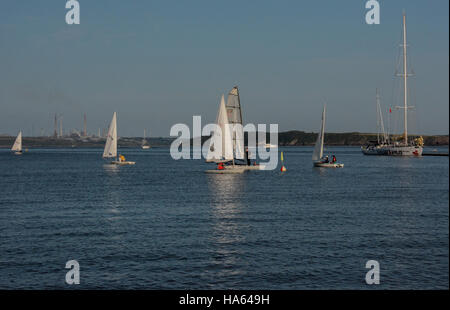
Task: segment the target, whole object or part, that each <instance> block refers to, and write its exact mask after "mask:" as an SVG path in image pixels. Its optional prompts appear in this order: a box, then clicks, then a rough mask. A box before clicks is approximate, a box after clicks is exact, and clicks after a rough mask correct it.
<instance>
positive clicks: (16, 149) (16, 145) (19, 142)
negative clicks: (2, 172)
mask: <svg viewBox="0 0 450 310" xmlns="http://www.w3.org/2000/svg"><path fill="white" fill-rule="evenodd" d="M11 151H14V152H21V151H22V131H20V132H19V134H18V135H17V138H16V140H15V141H14V144H13V146H12V148H11Z"/></svg>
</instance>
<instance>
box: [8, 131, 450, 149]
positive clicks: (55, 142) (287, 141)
mask: <svg viewBox="0 0 450 310" xmlns="http://www.w3.org/2000/svg"><path fill="white" fill-rule="evenodd" d="M316 137H317V134H316V133H313V132H304V131H286V132H280V133H279V134H278V145H279V146H312V145H314V143H315V141H316ZM15 138H16V137H13V136H0V148H10V147H11V145H12V144H13V143H14V139H15ZM423 138H424V144H425V146H448V145H449V135H432V136H423ZM207 139H208V138H207V137H202V143H203V142H204V141H206V140H207ZM146 140H147V142H148V143H149V144H150V145H151V146H152V147H166V146H170V144H171V143H172V142H173V141H174V140H175V138H170V137H169V138H147V139H146ZM376 140H377V134H372V133H369V134H366V133H358V132H351V133H327V134H325V144H326V145H329V146H361V145H364V144H366V143H368V142H369V141H376ZM267 141H268V142H269V135H267ZM104 144H105V139H104V138H99V137H86V138H84V137H83V138H80V137H63V138H54V137H23V146H24V148H28V147H29V148H37V147H39V148H46V147H50V148H51V147H55V148H58V147H64V148H89V147H92V148H96V147H98V148H103V147H104ZM141 144H142V137H123V138H119V141H118V146H119V147H123V148H126V147H129V148H134V147H140V146H141Z"/></svg>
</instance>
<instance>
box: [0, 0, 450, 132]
mask: <svg viewBox="0 0 450 310" xmlns="http://www.w3.org/2000/svg"><path fill="white" fill-rule="evenodd" d="M65 2H66V1H65V0H58V1H57V0H48V1H25V0H4V1H2V9H1V11H0V68H1V74H0V108H1V110H0V111H1V112H0V133H9V134H15V133H16V132H17V131H18V130H19V129H22V130H24V131H25V135H29V134H31V131H32V128H34V133H35V134H38V133H39V132H40V129H41V128H44V130H45V133H47V134H48V133H49V132H51V131H52V130H53V115H54V113H55V112H57V113H60V114H63V118H64V121H63V123H64V127H65V130H69V129H70V128H78V129H79V128H81V126H82V118H83V113H87V117H88V130H89V131H90V132H97V130H98V128H104V127H107V126H108V123H109V121H110V119H111V116H112V113H113V112H114V111H117V112H118V126H119V135H121V136H137V135H142V134H143V130H144V128H147V131H150V134H151V135H152V136H168V135H169V130H170V127H171V126H172V125H173V124H175V123H187V124H191V123H192V116H193V115H202V117H203V120H204V122H213V121H214V119H215V116H216V113H217V108H218V103H219V99H220V96H221V95H222V93H226V92H228V91H229V90H230V89H231V88H232V87H233V86H234V85H235V84H237V85H238V86H239V87H240V95H241V102H242V105H243V113H244V121H245V122H251V123H267V124H269V123H278V124H279V127H280V130H283V131H285V130H291V129H298V130H305V131H317V129H318V128H319V126H320V125H319V122H320V113H321V112H320V111H321V108H322V104H323V103H324V102H326V103H327V131H330V132H348V131H360V132H374V131H375V130H376V116H375V88H377V87H378V88H380V92H381V97H382V105H383V107H384V109H385V110H387V109H388V107H389V106H391V105H396V104H398V102H393V98H394V97H395V96H393V93H395V92H393V87H394V85H396V83H397V82H396V81H395V80H394V77H393V75H394V71H395V63H396V56H397V54H398V44H399V43H400V40H401V15H402V10H403V9H405V10H406V13H407V22H408V41H409V43H410V54H411V56H412V65H413V69H414V71H415V73H416V76H415V77H414V79H413V81H411V86H412V94H414V95H413V96H412V104H413V105H415V106H416V111H415V112H413V113H411V120H410V124H411V127H412V128H411V131H413V132H417V131H419V132H420V133H422V134H448V132H449V129H448V128H449V119H448V115H449V91H448V83H449V50H448V48H449V41H448V38H449V18H448V17H449V16H448V11H449V7H448V6H449V2H448V0H430V1H425V0H414V1H413V0H403V1H402V0H391V1H386V0H385V1H382V0H380V1H379V3H380V5H381V24H380V25H367V24H365V17H364V16H365V12H366V9H365V2H366V1H362V0H351V1H348V0H346V1H336V0H323V1H312V0H308V1H283V0H280V1H233V0H230V1H211V0H210V1H195V0H193V1H181V0H179V1H173V0H169V1H168V0H166V1H144V0H135V1H123V0H122V1H118V0H108V1H106V0H96V1H91V0H89V1H88V0H80V1H79V2H80V5H81V24H80V25H71V26H69V25H67V24H66V23H65V14H66V11H67V10H66V9H65ZM397 127H401V124H400V126H397Z"/></svg>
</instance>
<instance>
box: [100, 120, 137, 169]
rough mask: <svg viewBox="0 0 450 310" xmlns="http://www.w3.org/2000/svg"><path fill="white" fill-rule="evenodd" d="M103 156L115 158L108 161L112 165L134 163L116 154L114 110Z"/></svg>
mask: <svg viewBox="0 0 450 310" xmlns="http://www.w3.org/2000/svg"><path fill="white" fill-rule="evenodd" d="M103 158H115V160H113V161H111V162H110V163H111V164H113V165H134V164H135V162H134V161H126V160H125V157H124V156H123V155H120V154H119V156H117V113H116V112H114V114H113V117H112V120H111V124H110V125H109V129H108V136H107V137H106V143H105V149H104V150H103Z"/></svg>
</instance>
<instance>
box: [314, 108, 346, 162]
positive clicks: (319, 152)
mask: <svg viewBox="0 0 450 310" xmlns="http://www.w3.org/2000/svg"><path fill="white" fill-rule="evenodd" d="M325 109H326V107H325V106H324V107H323V111H322V126H321V127H320V132H319V134H318V135H317V141H316V145H315V146H314V152H313V155H312V160H313V165H314V167H322V168H343V167H344V164H340V163H337V162H336V161H335V160H336V157H334V155H333V159H332V161H331V162H330V160H329V159H328V156H325V157H324V156H323V141H324V137H325Z"/></svg>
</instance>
